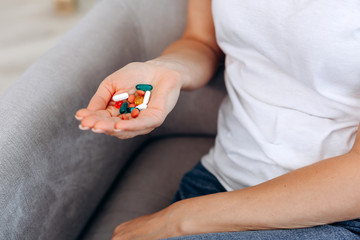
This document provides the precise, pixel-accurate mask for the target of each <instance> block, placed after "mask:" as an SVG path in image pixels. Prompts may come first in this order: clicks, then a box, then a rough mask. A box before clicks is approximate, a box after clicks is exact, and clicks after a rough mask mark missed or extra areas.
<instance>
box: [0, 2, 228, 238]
mask: <svg viewBox="0 0 360 240" xmlns="http://www.w3.org/2000/svg"><path fill="white" fill-rule="evenodd" d="M186 7H187V1H186V0H176V1H175V0H173V1H169V0H152V1H148V0H102V1H99V2H98V3H97V4H96V6H95V7H94V8H93V9H92V10H91V12H89V14H88V15H87V16H86V17H85V18H84V19H83V20H82V21H81V22H80V23H79V24H78V25H77V26H76V27H75V28H74V29H72V30H71V31H70V32H69V33H68V34H67V35H66V36H64V37H63V38H62V40H61V41H60V42H59V43H58V44H57V45H56V46H55V47H54V48H53V49H51V50H50V51H49V52H48V53H46V54H45V55H44V56H42V57H41V58H40V59H39V60H38V61H36V62H35V63H34V64H33V65H32V66H31V67H30V68H29V69H28V70H27V71H26V72H25V73H24V74H23V75H22V77H21V78H20V79H18V81H16V82H15V83H14V84H13V85H12V86H11V87H10V88H9V89H8V90H7V91H6V92H5V93H3V94H2V95H1V96H0V212H1V214H0V239H7V240H13V239H14V240H15V239H29V240H31V239H47V240H48V239H56V240H58V239H59V240H61V239H84V240H88V239H110V237H111V235H112V232H113V230H114V228H115V227H116V226H117V225H118V224H120V223H121V222H123V221H127V220H129V219H132V218H135V217H137V216H140V215H143V214H147V213H152V212H155V211H157V210H160V209H162V208H164V207H166V206H167V205H169V204H170V203H171V201H172V197H173V195H174V194H175V192H176V190H177V188H178V184H179V181H180V179H181V176H182V175H183V174H184V173H185V172H186V171H188V170H189V169H191V168H192V167H193V166H194V165H195V164H196V163H197V162H198V161H199V160H200V158H201V156H202V155H204V154H206V153H207V152H208V150H209V149H210V148H211V146H212V145H213V142H214V136H215V134H216V120H217V112H218V107H219V105H220V102H221V100H222V98H223V97H224V95H225V89H224V84H223V79H222V70H221V69H220V70H219V71H218V73H217V74H216V76H214V79H213V80H212V81H211V82H210V84H208V85H207V86H206V87H204V88H202V89H200V90H197V91H193V92H182V93H181V96H180V99H179V101H178V104H177V106H176V107H175V109H174V110H173V111H172V112H171V113H170V115H169V116H168V118H167V119H166V121H165V123H164V124H163V125H162V126H161V127H160V128H158V129H156V130H155V131H154V132H152V133H151V134H149V135H146V136H140V137H136V138H134V139H129V140H120V139H117V138H114V137H110V136H106V135H103V134H95V133H92V132H91V131H85V132H84V131H80V130H79V129H78V122H77V121H76V120H75V119H74V114H75V112H76V110H77V109H79V108H82V107H85V106H86V105H87V103H88V101H89V99H90V98H91V96H92V95H93V94H94V92H95V90H96V89H97V86H98V85H99V83H100V82H101V81H102V80H103V79H104V78H105V77H106V76H107V75H109V74H111V73H112V72H114V71H116V70H117V69H119V68H121V67H122V66H124V65H125V64H127V63H129V62H133V61H145V60H148V59H151V58H154V57H156V56H158V55H159V54H160V53H161V51H162V50H163V49H164V48H165V47H166V46H167V45H168V44H169V43H171V42H172V41H174V40H175V39H177V38H179V37H180V36H181V33H182V31H183V30H184V26H185V20H186ZM195 113H196V114H195Z"/></svg>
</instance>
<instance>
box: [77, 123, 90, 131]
mask: <svg viewBox="0 0 360 240" xmlns="http://www.w3.org/2000/svg"><path fill="white" fill-rule="evenodd" d="M79 128H80V130H89V129H90V128H89V127H83V126H82V125H81V124H79Z"/></svg>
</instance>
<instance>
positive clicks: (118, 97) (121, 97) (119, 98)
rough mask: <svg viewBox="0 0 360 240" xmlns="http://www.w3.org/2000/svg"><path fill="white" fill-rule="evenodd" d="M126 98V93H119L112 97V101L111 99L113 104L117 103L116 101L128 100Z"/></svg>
mask: <svg viewBox="0 0 360 240" xmlns="http://www.w3.org/2000/svg"><path fill="white" fill-rule="evenodd" d="M128 97H129V94H128V93H120V94H117V95H114V96H113V98H112V99H113V100H114V101H115V102H118V101H122V100H125V99H128Z"/></svg>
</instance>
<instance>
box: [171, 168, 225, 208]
mask: <svg viewBox="0 0 360 240" xmlns="http://www.w3.org/2000/svg"><path fill="white" fill-rule="evenodd" d="M218 192H226V189H225V188H224V187H223V186H222V185H221V183H220V182H219V181H218V180H217V179H216V177H215V176H214V175H212V174H211V173H210V172H209V171H208V170H206V168H204V166H203V165H202V164H201V162H199V163H198V164H197V165H196V166H195V167H194V168H193V169H191V170H190V171H189V172H187V173H186V174H185V175H184V177H183V178H182V179H181V182H180V187H179V190H178V192H177V193H176V194H175V196H174V199H173V202H177V201H180V200H184V199H187V198H192V197H198V196H203V195H208V194H212V193H218Z"/></svg>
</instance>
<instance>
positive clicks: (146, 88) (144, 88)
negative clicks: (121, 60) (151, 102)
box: [136, 84, 153, 92]
mask: <svg viewBox="0 0 360 240" xmlns="http://www.w3.org/2000/svg"><path fill="white" fill-rule="evenodd" d="M136 89H137V90H142V91H144V92H146V91H151V90H152V89H153V86H151V85H150V84H138V85H136Z"/></svg>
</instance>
